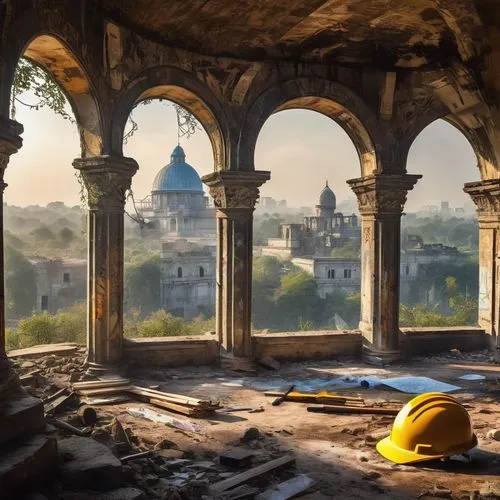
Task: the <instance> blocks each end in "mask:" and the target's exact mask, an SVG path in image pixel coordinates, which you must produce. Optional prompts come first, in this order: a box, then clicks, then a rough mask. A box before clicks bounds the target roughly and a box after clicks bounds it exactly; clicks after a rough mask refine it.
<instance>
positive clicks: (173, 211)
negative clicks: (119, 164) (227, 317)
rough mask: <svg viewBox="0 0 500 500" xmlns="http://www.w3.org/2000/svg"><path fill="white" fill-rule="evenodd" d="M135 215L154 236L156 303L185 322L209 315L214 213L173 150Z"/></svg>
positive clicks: (199, 184)
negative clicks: (158, 249) (157, 243)
mask: <svg viewBox="0 0 500 500" xmlns="http://www.w3.org/2000/svg"><path fill="white" fill-rule="evenodd" d="M138 211H139V213H140V214H141V216H142V217H143V218H144V219H145V220H146V221H147V222H149V223H153V226H154V227H156V229H157V230H158V231H159V233H160V237H161V238H162V240H163V243H162V253H161V267H162V276H161V292H160V296H161V303H162V307H163V308H164V309H165V310H166V311H168V312H171V313H172V314H175V315H177V316H182V317H184V318H185V319H191V318H193V317H195V316H197V315H198V314H200V313H203V314H205V315H207V316H213V315H214V311H215V234H216V224H215V209H214V208H211V207H210V206H209V201H208V197H207V196H205V193H204V192H203V184H202V182H201V179H200V176H199V174H198V172H197V171H196V170H195V169H194V168H193V167H192V166H191V165H189V164H188V163H186V155H185V153H184V150H183V149H182V148H181V146H176V147H175V148H174V150H173V152H172V155H171V156H170V163H169V164H168V165H165V166H164V167H163V168H162V169H161V170H160V171H159V172H158V174H157V175H156V177H155V179H154V182H153V188H152V190H151V195H149V196H148V197H147V198H145V199H144V200H142V201H141V202H139V203H138Z"/></svg>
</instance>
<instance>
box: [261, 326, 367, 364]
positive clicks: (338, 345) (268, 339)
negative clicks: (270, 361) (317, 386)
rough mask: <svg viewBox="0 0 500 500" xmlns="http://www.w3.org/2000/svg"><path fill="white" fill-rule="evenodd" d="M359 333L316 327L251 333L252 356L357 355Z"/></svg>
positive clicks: (319, 357)
mask: <svg viewBox="0 0 500 500" xmlns="http://www.w3.org/2000/svg"><path fill="white" fill-rule="evenodd" d="M361 344H362V336H361V334H360V333H359V332H358V331H352V332H337V331H315V332H286V333H259V334H254V335H252V348H253V355H254V357H255V358H257V359H258V358H262V357H264V356H271V357H273V358H275V359H278V360H306V359H329V358H334V357H336V356H360V355H361Z"/></svg>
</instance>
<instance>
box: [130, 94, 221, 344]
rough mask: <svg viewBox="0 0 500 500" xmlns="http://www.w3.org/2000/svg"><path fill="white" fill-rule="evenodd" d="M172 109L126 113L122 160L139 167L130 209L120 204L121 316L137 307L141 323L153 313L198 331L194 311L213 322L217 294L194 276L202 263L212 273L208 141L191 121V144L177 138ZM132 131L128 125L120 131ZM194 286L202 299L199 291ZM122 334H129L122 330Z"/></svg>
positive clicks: (158, 103)
mask: <svg viewBox="0 0 500 500" xmlns="http://www.w3.org/2000/svg"><path fill="white" fill-rule="evenodd" d="M157 97H160V96H157ZM168 97H169V94H168V93H167V94H165V99H168ZM172 99H173V96H172ZM177 109H178V108H176V107H175V106H174V101H171V100H159V99H153V100H151V101H148V102H141V103H139V104H138V105H137V106H136V107H135V108H134V109H133V112H132V119H133V122H134V123H135V124H136V125H135V127H136V130H135V131H134V133H133V134H132V135H131V136H130V137H129V138H128V139H127V141H126V142H125V144H124V154H125V156H127V157H131V158H134V159H135V160H136V161H137V162H138V163H139V164H140V165H141V168H140V170H139V171H138V172H137V174H136V175H135V176H134V178H133V180H132V191H133V193H134V195H135V196H136V203H135V206H134V204H133V202H132V200H131V199H130V200H129V203H128V204H127V206H126V209H127V212H128V213H129V214H130V215H131V216H132V217H133V219H132V218H130V217H127V218H126V225H125V274H126V276H130V279H126V281H125V295H126V297H127V298H128V300H127V307H126V309H125V314H126V315H127V316H129V317H132V318H133V317H134V316H133V315H134V314H136V312H135V311H136V310H138V309H140V311H141V318H140V320H141V321H142V320H144V319H147V317H148V316H149V315H151V314H153V313H155V312H156V311H158V310H164V311H165V312H166V313H169V314H174V313H176V314H178V315H179V316H181V317H182V319H183V321H184V322H183V323H182V325H183V326H182V328H185V329H186V331H188V330H189V329H196V328H201V326H200V324H199V323H196V322H192V320H193V319H194V317H195V316H196V315H197V314H198V312H197V311H199V310H200V309H199V308H202V309H203V311H204V315H205V317H206V319H207V320H208V321H213V322H214V324H215V319H214V315H215V290H216V289H215V286H209V283H208V282H210V281H212V277H210V279H209V278H208V277H207V278H205V280H204V282H203V283H202V282H201V277H202V276H200V271H199V268H200V266H202V265H204V263H205V262H207V260H208V261H211V262H212V265H213V266H214V267H215V259H216V257H215V255H216V252H215V244H216V220H215V209H214V208H213V207H209V205H208V203H207V197H208V193H207V190H206V189H205V186H204V184H203V183H202V180H201V177H202V176H203V175H205V174H208V173H210V172H212V171H213V168H214V152H213V147H212V143H211V141H210V137H209V135H208V134H207V133H206V132H205V130H204V129H203V127H202V126H201V125H200V124H199V123H197V124H196V123H195V122H196V119H194V118H193V117H192V115H191V118H190V120H191V124H192V125H193V123H194V125H193V126H194V127H195V130H194V133H192V134H191V135H190V136H189V141H188V140H187V139H186V136H182V131H181V132H179V130H178V128H177V111H176V110H177ZM186 112H187V111H186V109H183V111H182V112H181V113H186ZM183 116H184V115H183ZM181 118H182V117H181ZM193 120H194V122H193ZM132 129H133V124H132V123H131V122H129V124H128V126H127V127H126V131H130V130H132ZM191 132H193V130H191ZM179 136H180V137H179ZM154 140H157V141H158V143H157V145H156V146H154V145H153V144H152V141H154ZM152 146H154V147H152ZM155 196H156V197H158V199H161V200H162V204H161V207H160V206H156V207H155V206H151V204H149V205H148V204H147V203H144V204H142V203H138V200H146V201H147V200H148V199H149V198H151V197H155ZM134 219H135V220H134ZM142 220H144V221H148V222H147V223H146V224H143V223H141V221H142ZM138 222H139V223H138ZM205 270H206V268H205ZM134 271H136V272H134ZM133 277H134V278H136V279H132V278H133ZM213 281H214V282H215V277H213ZM200 286H202V287H204V288H203V293H198V292H197V290H198V289H199V287H200ZM205 289H206V293H205ZM160 292H161V293H160ZM143 311H146V312H145V313H144V312H143ZM128 324H129V322H127V325H128ZM213 328H214V329H215V327H213ZM131 330H132V331H133V329H131ZM172 334H175V332H169V331H166V332H164V335H166V336H168V335H172ZM125 335H130V333H129V331H128V330H125Z"/></svg>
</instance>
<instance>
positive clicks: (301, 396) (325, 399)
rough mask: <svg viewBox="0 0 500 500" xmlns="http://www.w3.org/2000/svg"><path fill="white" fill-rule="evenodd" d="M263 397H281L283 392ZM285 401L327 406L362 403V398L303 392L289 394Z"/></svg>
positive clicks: (268, 393) (267, 394)
mask: <svg viewBox="0 0 500 500" xmlns="http://www.w3.org/2000/svg"><path fill="white" fill-rule="evenodd" d="M264 395H265V396H278V397H279V396H283V395H284V393H283V392H274V391H270V392H265V393H264ZM285 401H291V402H296V403H322V404H328V403H330V402H332V403H333V402H335V403H348V404H351V403H364V402H365V400H364V399H363V398H358V397H354V396H337V395H336V394H329V393H328V392H318V393H316V394H308V393H305V392H291V393H290V394H288V395H287V396H286V398H285Z"/></svg>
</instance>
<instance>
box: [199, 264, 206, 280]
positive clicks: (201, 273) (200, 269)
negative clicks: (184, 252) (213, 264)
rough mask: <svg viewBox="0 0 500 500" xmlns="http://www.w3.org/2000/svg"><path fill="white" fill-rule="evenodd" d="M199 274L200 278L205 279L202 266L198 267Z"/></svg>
mask: <svg viewBox="0 0 500 500" xmlns="http://www.w3.org/2000/svg"><path fill="white" fill-rule="evenodd" d="M199 273H200V278H204V277H205V269H204V268H203V266H200V268H199Z"/></svg>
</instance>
